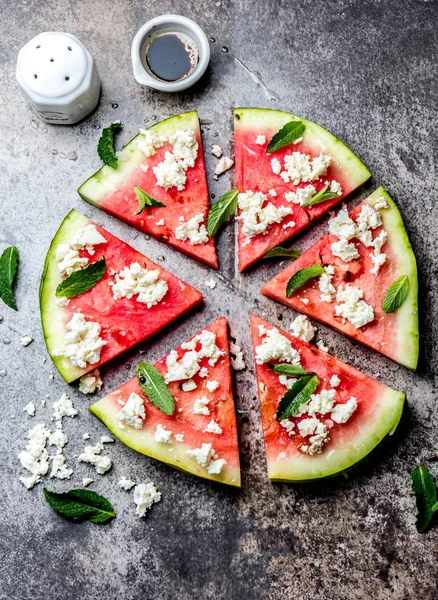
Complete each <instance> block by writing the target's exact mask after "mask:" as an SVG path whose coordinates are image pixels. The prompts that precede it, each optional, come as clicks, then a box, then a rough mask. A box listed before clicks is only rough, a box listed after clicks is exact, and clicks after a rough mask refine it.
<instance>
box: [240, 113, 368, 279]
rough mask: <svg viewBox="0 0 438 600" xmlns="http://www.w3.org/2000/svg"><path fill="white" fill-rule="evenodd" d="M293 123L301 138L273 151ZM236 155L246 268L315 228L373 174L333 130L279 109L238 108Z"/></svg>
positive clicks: (242, 261) (242, 263) (243, 264)
mask: <svg viewBox="0 0 438 600" xmlns="http://www.w3.org/2000/svg"><path fill="white" fill-rule="evenodd" d="M291 122H294V123H297V124H299V127H300V130H299V131H300V132H301V133H300V135H299V137H297V138H296V139H294V140H293V142H291V143H290V144H288V145H286V146H284V147H281V148H279V149H278V150H275V151H272V152H268V146H269V143H270V142H271V141H272V140H273V137H274V135H275V134H277V132H279V131H280V130H281V129H282V128H283V127H284V126H287V125H288V124H289V123H291ZM297 131H298V130H297ZM234 154H235V183H236V188H237V189H238V190H239V192H240V194H239V201H238V217H237V218H238V220H239V235H238V246H239V270H240V271H243V270H244V269H247V268H248V267H249V266H250V265H252V264H253V263H255V262H256V261H257V260H259V259H260V258H262V257H263V256H264V255H265V254H266V252H267V251H268V250H269V249H270V248H272V247H274V246H277V245H280V244H282V243H283V242H285V241H286V240H288V239H290V238H292V237H294V236H296V235H297V234H298V233H299V232H301V231H302V230H303V229H305V228H306V227H309V225H310V224H311V222H312V221H314V220H315V219H317V218H318V217H320V216H321V215H322V214H324V213H325V212H327V211H328V210H330V209H331V208H332V207H333V206H334V205H335V204H337V203H338V202H340V201H341V200H342V199H343V198H345V197H346V196H347V195H348V194H350V193H351V192H352V191H353V190H354V189H356V188H357V187H358V186H360V185H361V184H363V183H364V182H365V181H366V180H367V179H368V178H369V177H370V175H371V174H370V172H369V170H368V169H367V168H366V167H365V165H364V164H363V163H362V162H361V161H360V160H359V158H358V157H357V156H356V155H355V154H354V153H353V152H352V151H351V150H350V149H349V148H347V146H345V145H344V144H343V143H342V142H341V141H340V140H338V139H337V138H336V137H335V136H334V135H332V134H331V133H329V132H328V131H327V130H325V129H324V128H322V127H320V126H319V125H317V124H315V123H312V122H311V121H308V120H306V119H301V118H299V117H296V116H295V115H293V114H291V113H287V112H282V111H277V110H270V109H259V108H236V109H235V110H234ZM325 198H326V199H325Z"/></svg>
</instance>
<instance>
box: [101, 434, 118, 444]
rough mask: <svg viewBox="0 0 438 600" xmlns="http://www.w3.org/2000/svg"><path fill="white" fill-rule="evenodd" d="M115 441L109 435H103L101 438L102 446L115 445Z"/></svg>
mask: <svg viewBox="0 0 438 600" xmlns="http://www.w3.org/2000/svg"><path fill="white" fill-rule="evenodd" d="M114 442H115V440H114V439H113V438H112V437H110V436H109V435H102V436H101V438H100V443H101V444H114Z"/></svg>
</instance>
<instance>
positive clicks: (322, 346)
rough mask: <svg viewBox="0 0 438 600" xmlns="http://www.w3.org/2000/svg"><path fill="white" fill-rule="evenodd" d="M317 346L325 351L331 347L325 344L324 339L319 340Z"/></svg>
mask: <svg viewBox="0 0 438 600" xmlns="http://www.w3.org/2000/svg"><path fill="white" fill-rule="evenodd" d="M316 347H317V348H318V349H319V350H322V351H323V352H328V351H329V348H328V346H327V345H326V344H324V342H323V341H322V340H318V341H317V342H316Z"/></svg>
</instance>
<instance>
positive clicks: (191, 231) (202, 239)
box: [175, 213, 209, 246]
mask: <svg viewBox="0 0 438 600" xmlns="http://www.w3.org/2000/svg"><path fill="white" fill-rule="evenodd" d="M204 219H205V217H204V215H203V214H202V213H199V214H198V215H195V216H194V217H192V218H191V219H189V220H188V221H184V219H183V222H182V223H181V225H179V226H178V227H177V228H176V229H175V237H176V239H177V240H181V241H183V242H185V240H187V239H188V240H189V242H190V245H191V246H195V245H197V244H205V243H206V242H208V240H209V237H208V232H207V229H206V227H205V225H204V224H203V221H204Z"/></svg>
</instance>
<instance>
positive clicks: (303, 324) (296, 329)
mask: <svg viewBox="0 0 438 600" xmlns="http://www.w3.org/2000/svg"><path fill="white" fill-rule="evenodd" d="M290 330H291V332H292V334H293V335H295V336H296V337H299V338H300V339H301V340H304V341H305V342H310V341H311V340H312V339H313V337H314V336H315V333H316V327H314V326H313V325H312V323H311V322H310V321H309V319H308V318H307V317H306V316H305V315H298V317H296V319H295V320H294V321H292V323H291V324H290Z"/></svg>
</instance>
